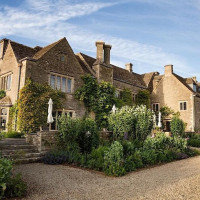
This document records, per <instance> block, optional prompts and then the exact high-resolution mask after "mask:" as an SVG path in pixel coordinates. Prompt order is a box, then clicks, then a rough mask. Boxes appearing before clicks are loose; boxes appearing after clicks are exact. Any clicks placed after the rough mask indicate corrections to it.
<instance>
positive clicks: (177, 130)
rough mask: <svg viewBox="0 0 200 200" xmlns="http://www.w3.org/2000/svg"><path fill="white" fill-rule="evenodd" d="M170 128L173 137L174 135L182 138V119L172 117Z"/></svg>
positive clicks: (183, 124)
mask: <svg viewBox="0 0 200 200" xmlns="http://www.w3.org/2000/svg"><path fill="white" fill-rule="evenodd" d="M170 128H171V132H172V135H173V136H175V135H180V136H182V135H183V134H184V132H185V123H184V122H183V120H182V119H180V118H179V117H178V116H177V115H175V116H174V117H172V120H171V123H170Z"/></svg>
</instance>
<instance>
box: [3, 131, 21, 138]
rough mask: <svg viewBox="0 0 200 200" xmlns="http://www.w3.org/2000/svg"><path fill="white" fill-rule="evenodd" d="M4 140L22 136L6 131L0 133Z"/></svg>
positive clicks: (19, 133) (15, 132)
mask: <svg viewBox="0 0 200 200" xmlns="http://www.w3.org/2000/svg"><path fill="white" fill-rule="evenodd" d="M0 134H1V135H2V137H4V138H22V137H23V136H24V134H23V133H21V132H17V131H8V132H1V133H0Z"/></svg>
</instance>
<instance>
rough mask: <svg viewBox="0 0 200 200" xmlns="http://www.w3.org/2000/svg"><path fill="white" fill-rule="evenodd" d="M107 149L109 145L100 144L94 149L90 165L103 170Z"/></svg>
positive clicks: (92, 167) (90, 157)
mask: <svg viewBox="0 0 200 200" xmlns="http://www.w3.org/2000/svg"><path fill="white" fill-rule="evenodd" d="M107 150H108V147H107V146H99V147H98V148H97V149H93V150H92V152H91V154H90V156H89V161H88V167H89V168H91V169H95V170H99V171H102V170H103V166H104V155H105V152H106V151H107Z"/></svg>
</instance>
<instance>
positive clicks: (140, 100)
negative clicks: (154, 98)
mask: <svg viewBox="0 0 200 200" xmlns="http://www.w3.org/2000/svg"><path fill="white" fill-rule="evenodd" d="M136 105H146V106H147V107H148V108H150V92H149V91H148V90H139V91H138V94H137V96H136Z"/></svg>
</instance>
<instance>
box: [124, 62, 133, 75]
mask: <svg viewBox="0 0 200 200" xmlns="http://www.w3.org/2000/svg"><path fill="white" fill-rule="evenodd" d="M125 66H126V70H128V71H129V72H130V73H132V72H133V64H132V63H127V64H126V65H125Z"/></svg>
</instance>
